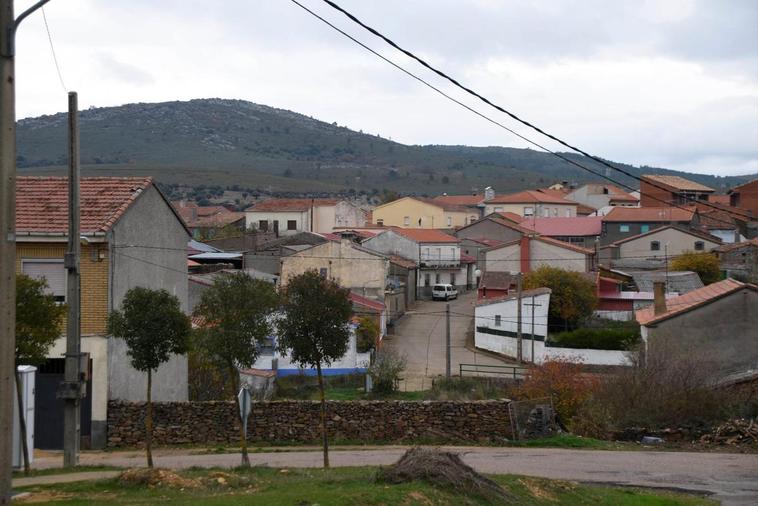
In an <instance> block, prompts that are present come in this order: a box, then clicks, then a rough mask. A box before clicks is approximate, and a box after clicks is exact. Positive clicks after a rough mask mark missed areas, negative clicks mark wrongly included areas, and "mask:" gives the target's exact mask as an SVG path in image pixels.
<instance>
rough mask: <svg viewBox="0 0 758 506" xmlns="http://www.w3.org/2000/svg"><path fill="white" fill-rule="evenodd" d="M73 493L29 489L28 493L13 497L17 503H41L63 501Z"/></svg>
mask: <svg viewBox="0 0 758 506" xmlns="http://www.w3.org/2000/svg"><path fill="white" fill-rule="evenodd" d="M72 497H74V494H64V493H63V492H55V491H52V490H42V491H39V492H35V491H29V495H27V496H25V497H21V498H20V499H14V500H13V502H14V503H18V504H21V503H23V504H41V503H48V502H52V501H63V500H66V499H71V498H72Z"/></svg>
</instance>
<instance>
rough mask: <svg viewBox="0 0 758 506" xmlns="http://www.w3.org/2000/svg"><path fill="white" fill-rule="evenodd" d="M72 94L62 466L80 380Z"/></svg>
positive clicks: (71, 444) (71, 106)
mask: <svg viewBox="0 0 758 506" xmlns="http://www.w3.org/2000/svg"><path fill="white" fill-rule="evenodd" d="M77 98H78V97H77V95H76V92H75V91H72V92H69V94H68V249H67V250H66V256H65V258H64V265H65V267H66V271H67V275H66V276H67V277H66V282H67V286H66V305H67V306H68V321H67V322H66V368H65V371H64V380H63V382H62V383H61V385H60V389H59V390H58V396H59V397H60V398H62V399H64V400H65V406H64V408H63V466H64V467H74V466H77V465H78V464H79V442H80V440H81V426H80V420H79V417H80V407H79V404H80V402H81V397H82V390H83V388H82V381H81V379H82V378H81V374H80V373H81V371H80V367H81V359H82V354H81V326H80V322H81V290H80V277H79V276H80V274H79V259H80V257H81V249H82V246H81V243H80V241H81V239H80V238H79V118H78V114H79V113H78V100H77Z"/></svg>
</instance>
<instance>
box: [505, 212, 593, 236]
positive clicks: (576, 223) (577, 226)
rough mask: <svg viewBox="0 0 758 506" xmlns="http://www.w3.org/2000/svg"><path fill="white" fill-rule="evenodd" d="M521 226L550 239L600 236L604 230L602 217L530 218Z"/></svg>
mask: <svg viewBox="0 0 758 506" xmlns="http://www.w3.org/2000/svg"><path fill="white" fill-rule="evenodd" d="M519 225H520V226H522V227H524V228H528V229H529V230H534V231H535V232H537V233H538V234H540V235H546V236H549V237H566V236H572V237H578V236H595V235H600V234H601V233H602V230H603V218H602V216H579V217H576V218H557V217H556V218H528V219H525V220H523V221H522V222H521V223H520V224H519Z"/></svg>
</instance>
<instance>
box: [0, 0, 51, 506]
mask: <svg viewBox="0 0 758 506" xmlns="http://www.w3.org/2000/svg"><path fill="white" fill-rule="evenodd" d="M48 1H49V0H40V1H39V2H37V3H36V4H34V5H32V6H31V7H29V8H28V9H27V10H26V11H24V12H23V13H22V14H21V15H20V16H19V17H18V19H16V18H15V16H14V11H13V0H0V504H10V501H11V472H12V467H11V458H12V452H13V439H12V438H13V397H14V395H15V393H16V389H15V386H14V381H15V376H16V374H15V368H16V363H15V362H16V72H15V53H16V48H15V46H16V29H17V28H18V25H19V24H20V23H21V21H22V20H23V19H24V18H25V17H27V16H28V15H29V14H31V13H32V12H34V11H35V10H37V9H38V8H40V7H42V5H44V4H45V3H47V2H48Z"/></svg>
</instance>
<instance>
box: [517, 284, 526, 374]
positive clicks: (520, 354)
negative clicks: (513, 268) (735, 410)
mask: <svg viewBox="0 0 758 506" xmlns="http://www.w3.org/2000/svg"><path fill="white" fill-rule="evenodd" d="M522 278H523V274H522V273H520V272H519V273H518V275H517V276H516V300H517V302H518V308H517V309H516V340H517V341H518V350H517V351H516V358H518V363H519V364H520V363H522V362H523V361H524V351H523V350H522V342H523V336H522V335H521V290H522V287H521V285H522Z"/></svg>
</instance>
